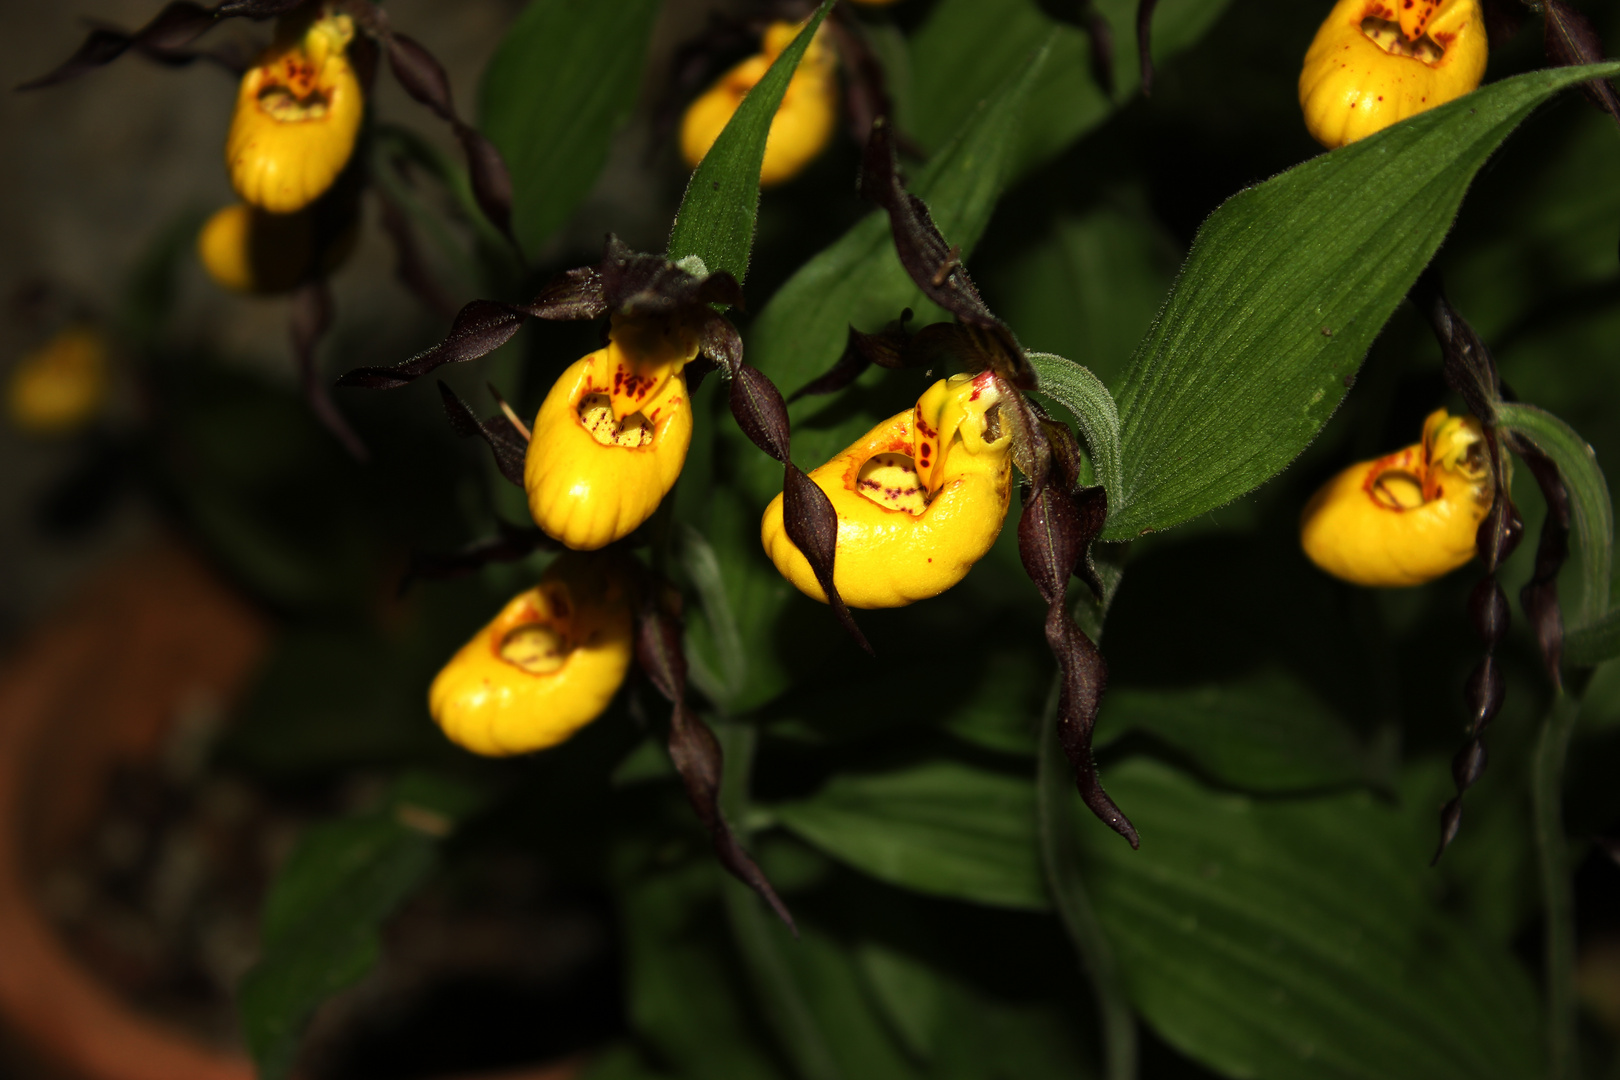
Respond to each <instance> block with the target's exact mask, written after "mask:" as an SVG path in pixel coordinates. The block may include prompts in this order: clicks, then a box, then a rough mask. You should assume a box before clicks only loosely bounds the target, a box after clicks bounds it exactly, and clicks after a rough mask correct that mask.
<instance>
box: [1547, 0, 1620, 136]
mask: <svg viewBox="0 0 1620 1080" xmlns="http://www.w3.org/2000/svg"><path fill="white" fill-rule="evenodd" d="M1541 15H1542V19H1543V28H1544V36H1543V41H1542V44H1543V47H1544V48H1545V49H1546V53H1547V60H1548V62H1550V63H1552V64H1555V65H1557V66H1558V67H1579V66H1581V65H1584V64H1596V63H1599V62H1600V61H1602V60H1603V40H1602V39H1601V38H1600V37H1598V32H1597V30H1596V29H1594V28H1593V26H1592V22H1591V20H1589V19H1588V18H1587V17H1586V16H1585V15H1582V14H1581V13H1580V12H1579V11H1577V10H1575V8H1574V7H1573V6H1571V5H1570V4H1569V3H1568V2H1567V0H1544V2H1543V3H1542V5H1541ZM1581 93H1582V94H1585V95H1586V99H1587V100H1588V101H1590V102H1591V103H1592V104H1593V105H1595V106H1597V107H1598V108H1600V109H1602V110H1603V111H1604V112H1606V113H1608V114H1609V115H1610V116H1612V117H1614V120H1615V123H1617V124H1620V94H1617V93H1615V89H1614V85H1613V84H1612V83H1610V82H1609V80H1607V79H1591V80H1588V81H1587V82H1583V83H1582V84H1581Z"/></svg>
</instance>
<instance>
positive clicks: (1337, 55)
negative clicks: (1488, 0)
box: [1299, 0, 1488, 150]
mask: <svg viewBox="0 0 1620 1080" xmlns="http://www.w3.org/2000/svg"><path fill="white" fill-rule="evenodd" d="M1487 51H1488V45H1487V42H1486V39H1485V15H1484V12H1483V11H1482V10H1481V9H1480V5H1479V0H1339V2H1338V3H1337V4H1335V5H1334V6H1333V11H1332V12H1331V13H1330V14H1329V15H1328V17H1327V21H1326V22H1324V23H1323V24H1322V28H1321V29H1320V30H1318V31H1317V32H1316V40H1314V41H1313V42H1311V47H1310V50H1309V51H1308V52H1307V53H1306V54H1305V68H1304V70H1303V71H1302V72H1300V76H1299V103H1300V106H1301V108H1303V109H1304V110H1305V126H1306V128H1308V129H1309V130H1310V133H1311V135H1312V137H1314V138H1315V139H1316V141H1317V142H1319V143H1321V144H1322V145H1323V146H1326V147H1327V148H1328V149H1330V150H1331V149H1333V148H1335V147H1339V146H1344V145H1345V144H1346V143H1352V142H1355V141H1356V140H1357V139H1363V138H1366V137H1367V136H1368V135H1371V134H1373V133H1374V132H1376V131H1382V130H1383V129H1384V128H1387V127H1389V126H1390V125H1391V124H1394V123H1396V122H1398V121H1401V120H1405V119H1406V118H1407V117H1408V116H1415V115H1416V114H1418V113H1420V112H1424V111H1425V110H1427V109H1432V108H1434V107H1435V106H1437V105H1444V104H1445V103H1446V102H1448V101H1451V100H1453V99H1455V98H1459V97H1462V96H1463V95H1464V94H1466V93H1469V92H1470V91H1472V90H1474V89H1475V88H1476V87H1478V86H1479V83H1480V80H1481V79H1482V78H1484V77H1485V60H1486V55H1487Z"/></svg>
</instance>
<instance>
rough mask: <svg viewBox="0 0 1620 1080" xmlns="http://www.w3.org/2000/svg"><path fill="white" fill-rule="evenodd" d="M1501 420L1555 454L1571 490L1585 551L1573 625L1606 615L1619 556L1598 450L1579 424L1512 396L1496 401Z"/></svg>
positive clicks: (1579, 540) (1577, 538) (1579, 543)
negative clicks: (1513, 400) (1576, 426)
mask: <svg viewBox="0 0 1620 1080" xmlns="http://www.w3.org/2000/svg"><path fill="white" fill-rule="evenodd" d="M1497 419H1498V422H1499V423H1500V424H1501V425H1502V426H1503V427H1505V428H1507V429H1508V430H1509V431H1516V432H1518V433H1519V434H1520V435H1523V436H1524V437H1525V438H1527V439H1529V440H1530V441H1531V442H1532V443H1534V444H1535V446H1536V448H1537V449H1538V450H1540V451H1541V452H1542V453H1543V454H1546V455H1547V456H1548V457H1550V458H1552V460H1553V463H1554V464H1556V465H1557V466H1558V472H1559V474H1560V475H1561V476H1562V477H1563V480H1564V486H1565V488H1566V489H1567V490H1568V491H1569V498H1570V509H1571V511H1572V512H1573V514H1574V518H1575V522H1574V524H1575V530H1574V531H1575V541H1576V546H1577V548H1578V549H1579V550H1580V553H1581V577H1580V581H1581V592H1580V604H1579V606H1578V607H1577V608H1576V609H1575V610H1576V611H1578V612H1580V616H1579V617H1578V618H1576V617H1569V618H1568V622H1569V624H1570V625H1572V626H1577V627H1578V626H1582V625H1584V624H1586V623H1589V622H1593V621H1596V620H1598V619H1601V618H1602V617H1603V616H1604V615H1606V614H1608V611H1609V581H1610V577H1611V574H1612V566H1613V562H1614V503H1613V502H1612V500H1611V499H1610V497H1609V485H1608V482H1607V481H1605V480H1604V478H1603V470H1602V469H1601V468H1599V467H1598V463H1597V455H1596V454H1594V453H1593V452H1592V448H1591V447H1590V446H1588V445H1587V443H1586V440H1585V439H1583V438H1581V436H1580V434H1579V433H1577V432H1576V431H1575V429H1574V428H1572V427H1570V426H1569V425H1568V424H1566V423H1564V422H1563V421H1562V420H1560V419H1559V418H1558V417H1556V416H1554V415H1552V414H1551V413H1549V412H1547V411H1545V410H1543V409H1538V408H1536V407H1535V406H1534V405H1519V404H1514V403H1511V402H1508V403H1503V404H1502V405H1499V406H1498V407H1497Z"/></svg>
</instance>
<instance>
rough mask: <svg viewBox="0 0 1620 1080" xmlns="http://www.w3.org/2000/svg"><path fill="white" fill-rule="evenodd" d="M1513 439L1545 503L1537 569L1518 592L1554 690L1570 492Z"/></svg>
mask: <svg viewBox="0 0 1620 1080" xmlns="http://www.w3.org/2000/svg"><path fill="white" fill-rule="evenodd" d="M1510 438H1512V442H1511V443H1510V446H1511V448H1512V449H1513V451H1514V452H1515V453H1517V454H1518V455H1519V456H1520V457H1521V458H1523V459H1524V463H1525V464H1526V465H1528V466H1529V467H1530V473H1531V475H1533V476H1534V477H1535V478H1536V484H1537V485H1538V486H1539V487H1540V488H1541V495H1542V498H1544V499H1545V500H1546V502H1547V517H1546V519H1545V520H1544V521H1542V523H1541V540H1540V542H1539V543H1538V544H1537V545H1536V569H1535V573H1534V574H1533V575H1532V576H1531V578H1530V581H1529V583H1528V584H1526V585H1525V586H1524V588H1523V589H1521V590H1520V592H1519V606H1520V607H1522V608H1523V609H1524V614H1525V617H1526V618H1528V619H1529V620H1530V626H1531V628H1532V629H1533V630H1534V631H1535V634H1536V644H1537V645H1538V646H1539V647H1540V649H1541V661H1542V665H1543V666H1544V667H1545V668H1546V671H1547V677H1548V678H1549V679H1551V680H1552V682H1553V686H1554V687H1556V688H1560V689H1561V688H1562V686H1563V675H1562V672H1563V663H1564V616H1563V612H1562V611H1561V610H1560V608H1559V606H1558V572H1559V571H1560V570H1562V569H1563V567H1564V563H1565V561H1566V560H1567V559H1568V558H1569V529H1570V505H1569V492H1568V490H1567V489H1566V488H1565V487H1564V480H1563V477H1561V476H1560V475H1559V473H1558V466H1557V465H1556V464H1554V463H1553V460H1552V459H1551V458H1549V457H1547V456H1546V455H1545V454H1543V453H1541V452H1540V451H1539V450H1537V449H1536V448H1535V447H1534V446H1531V445H1530V444H1529V442H1528V440H1525V439H1519V438H1513V437H1512V436H1510Z"/></svg>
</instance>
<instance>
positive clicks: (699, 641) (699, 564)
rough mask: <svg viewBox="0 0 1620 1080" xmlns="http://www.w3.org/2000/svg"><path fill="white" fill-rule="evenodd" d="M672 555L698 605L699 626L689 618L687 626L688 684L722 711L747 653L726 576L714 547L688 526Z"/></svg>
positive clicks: (737, 685) (744, 669)
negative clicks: (690, 681)
mask: <svg viewBox="0 0 1620 1080" xmlns="http://www.w3.org/2000/svg"><path fill="white" fill-rule="evenodd" d="M677 551H678V553H679V558H680V560H681V568H682V569H683V570H685V571H686V579H687V580H688V581H689V582H691V584H692V588H693V589H694V590H696V592H697V595H698V601H699V603H701V605H702V621H701V623H700V622H698V621H696V620H694V619H691V618H689V619H688V622H687V626H686V660H687V663H688V664H689V665H690V667H691V675H692V682H693V683H695V684H696V685H697V688H698V689H699V690H701V691H703V692H704V693H705V694H708V695H709V696H710V697H711V698H713V699H714V700H715V702H716V703H718V704H719V705H721V706H723V707H726V706H729V705H730V704H731V701H732V699H733V698H734V697H735V696H736V694H737V693H739V692H740V691H741V690H742V688H743V686H744V684H745V682H746V680H747V678H748V650H747V649H745V648H744V647H743V640H742V634H741V632H740V631H738V629H737V616H736V614H735V613H734V612H733V611H732V610H731V597H730V596H729V595H727V593H726V578H725V574H724V573H723V572H722V571H721V569H720V560H719V558H718V557H716V555H715V553H714V548H713V547H712V546H711V545H710V544H709V542H708V541H707V540H705V539H704V538H703V534H702V533H700V532H698V531H697V530H696V529H694V528H692V527H691V526H682V527H681V529H680V532H679V533H678V538H677ZM700 631H701V632H700Z"/></svg>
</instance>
